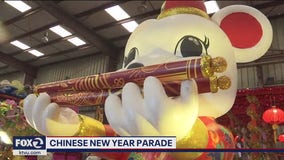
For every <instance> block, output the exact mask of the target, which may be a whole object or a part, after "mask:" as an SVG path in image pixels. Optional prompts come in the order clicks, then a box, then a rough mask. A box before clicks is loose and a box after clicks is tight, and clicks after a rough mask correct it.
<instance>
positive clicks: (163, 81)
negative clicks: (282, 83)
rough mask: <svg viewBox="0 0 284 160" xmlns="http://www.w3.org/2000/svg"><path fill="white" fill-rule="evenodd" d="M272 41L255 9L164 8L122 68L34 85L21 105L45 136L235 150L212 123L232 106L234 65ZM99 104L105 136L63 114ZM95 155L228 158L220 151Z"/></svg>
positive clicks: (193, 4) (96, 126) (97, 126)
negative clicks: (170, 139)
mask: <svg viewBox="0 0 284 160" xmlns="http://www.w3.org/2000/svg"><path fill="white" fill-rule="evenodd" d="M271 41H272V28H271V25H270V23H269V21H268V20H267V18H266V17H265V16H264V15H263V14H262V13H261V12H259V11H258V10H256V9H254V8H251V7H248V6H243V5H232V6H228V7H225V8H223V9H221V10H220V11H218V12H216V13H215V14H214V15H213V16H212V17H209V16H208V14H207V13H206V9H205V6H204V4H203V2H202V1H166V2H165V3H164V4H163V6H162V10H161V14H160V15H159V16H158V18H157V19H150V20H146V21H145V22H143V23H141V24H140V25H139V26H138V27H137V28H136V30H135V31H134V32H133V33H132V34H131V36H130V38H129V40H128V42H127V45H126V48H125V60H124V67H123V69H121V70H119V71H117V72H111V73H105V74H99V75H93V76H87V77H81V78H76V79H71V80H65V81H60V82H52V83H47V84H41V85H38V86H36V87H35V93H36V94H31V95H29V96H28V97H27V98H25V101H24V111H25V115H26V117H27V121H28V123H29V124H30V125H31V126H33V127H34V128H35V129H36V130H38V131H39V132H40V133H41V134H43V135H51V136H62V135H64V136H105V135H116V134H118V135H120V136H176V138H177V148H208V149H221V148H234V142H233V137H232V134H231V132H230V131H229V130H228V129H226V128H225V127H223V126H221V125H219V124H217V123H216V122H215V118H218V117H220V116H222V115H224V114H226V113H227V112H228V111H229V110H230V109H231V107H232V105H233V103H234V100H235V97H236V92H237V66H236V64H237V63H242V62H250V61H253V60H255V59H257V58H259V57H260V56H262V55H263V54H265V52H266V51H267V50H268V48H269V47H270V44H271ZM37 94H38V95H37ZM101 104H104V106H105V113H106V117H107V120H108V122H109V124H110V126H111V129H110V128H109V126H107V125H103V124H101V123H100V122H98V121H96V120H94V119H92V118H90V117H87V116H83V115H78V114H77V113H76V112H74V111H73V110H71V109H69V108H68V107H63V106H66V105H78V106H84V105H101ZM112 130H114V131H115V133H114V132H112ZM101 156H102V157H104V156H109V157H111V158H112V159H127V158H129V159H131V158H132V159H137V158H141V159H154V157H155V158H160V159H198V160H204V159H214V158H215V159H216V158H217V159H226V160H229V159H232V158H233V154H232V153H226V152H216V153H212V152H208V153H207V152H204V153H199V152H196V153H171V154H170V153H145V154H142V153H131V154H130V153H117V154H112V153H109V154H108V155H107V154H106V155H101ZM118 157H119V158H118Z"/></svg>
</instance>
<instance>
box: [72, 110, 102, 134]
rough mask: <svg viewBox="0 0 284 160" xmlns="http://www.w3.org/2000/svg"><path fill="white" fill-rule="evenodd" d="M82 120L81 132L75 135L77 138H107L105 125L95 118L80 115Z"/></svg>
mask: <svg viewBox="0 0 284 160" xmlns="http://www.w3.org/2000/svg"><path fill="white" fill-rule="evenodd" d="M79 118H80V120H81V124H80V128H79V131H78V132H77V133H76V134H75V135H76V136H105V135H106V132H105V127H104V125H103V124H102V123H101V122H100V121H98V120H95V119H93V118H90V117H88V116H84V115H79Z"/></svg>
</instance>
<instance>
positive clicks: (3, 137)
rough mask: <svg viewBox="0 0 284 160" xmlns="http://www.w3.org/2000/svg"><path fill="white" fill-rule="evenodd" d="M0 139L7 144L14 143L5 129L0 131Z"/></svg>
mask: <svg viewBox="0 0 284 160" xmlns="http://www.w3.org/2000/svg"><path fill="white" fill-rule="evenodd" d="M0 141H2V142H4V143H5V144H12V141H11V139H10V138H9V136H8V135H7V133H6V132H4V131H0Z"/></svg>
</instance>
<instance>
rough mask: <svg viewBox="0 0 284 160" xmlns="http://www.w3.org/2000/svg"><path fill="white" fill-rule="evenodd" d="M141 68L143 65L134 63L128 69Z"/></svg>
mask: <svg viewBox="0 0 284 160" xmlns="http://www.w3.org/2000/svg"><path fill="white" fill-rule="evenodd" d="M139 67H144V65H143V64H142V63H132V64H130V65H129V66H128V67H127V69H131V68H139Z"/></svg>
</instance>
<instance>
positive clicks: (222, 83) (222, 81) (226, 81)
mask: <svg viewBox="0 0 284 160" xmlns="http://www.w3.org/2000/svg"><path fill="white" fill-rule="evenodd" d="M217 84H218V87H219V88H220V89H228V88H230V87H231V80H230V78H229V77H227V76H221V77H219V78H218V80H217Z"/></svg>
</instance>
